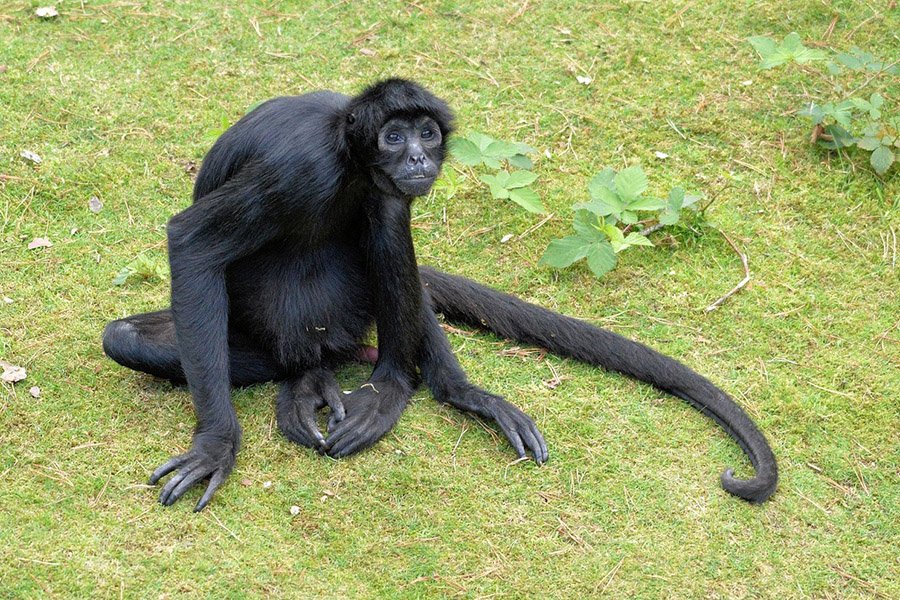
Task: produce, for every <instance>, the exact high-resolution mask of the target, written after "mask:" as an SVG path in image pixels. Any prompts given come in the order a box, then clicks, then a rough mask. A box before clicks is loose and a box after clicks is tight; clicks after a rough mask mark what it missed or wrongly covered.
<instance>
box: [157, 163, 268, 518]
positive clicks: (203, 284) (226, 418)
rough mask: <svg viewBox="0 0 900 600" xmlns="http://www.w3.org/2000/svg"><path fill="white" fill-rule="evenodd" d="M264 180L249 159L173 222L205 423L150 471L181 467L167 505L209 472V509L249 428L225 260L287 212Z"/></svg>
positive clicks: (175, 299) (178, 282)
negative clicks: (241, 402) (236, 365)
mask: <svg viewBox="0 0 900 600" xmlns="http://www.w3.org/2000/svg"><path fill="white" fill-rule="evenodd" d="M261 181H262V178H260V177H258V174H257V173H256V171H255V169H254V168H253V166H252V165H248V166H245V167H244V168H243V169H242V170H241V171H240V172H239V173H237V174H236V175H235V176H234V177H233V178H232V179H231V180H229V181H228V182H227V183H225V184H224V185H223V186H222V187H220V188H218V189H216V190H215V191H213V192H211V193H210V194H208V195H207V196H205V197H204V198H203V199H202V201H200V202H198V203H195V204H193V205H191V206H190V207H188V208H187V209H185V210H184V211H182V212H181V213H179V214H177V215H175V216H174V217H172V219H171V220H170V221H169V224H168V228H167V232H168V241H169V264H170V267H171V272H172V316H173V318H174V321H175V334H176V339H177V341H178V348H179V353H180V355H181V364H182V367H183V369H184V374H185V377H186V379H187V382H188V387H189V388H190V391H191V397H192V399H193V402H194V411H195V413H196V417H197V428H196V431H195V432H194V437H193V443H192V445H191V448H190V450H188V451H187V452H186V453H185V454H182V455H180V456H177V457H175V458H172V459H171V460H169V461H168V462H166V463H165V464H163V465H162V466H160V467H159V468H158V469H156V471H154V472H153V474H152V475H151V476H150V483H151V484H155V483H157V482H158V481H159V480H160V478H162V477H164V476H165V475H167V474H168V473H171V472H173V471H178V472H177V473H176V474H175V475H174V476H173V477H172V478H171V479H170V480H169V481H168V482H167V483H166V485H165V486H164V487H163V489H162V492H161V494H160V502H162V503H163V504H165V505H167V506H168V505H171V504H173V503H174V502H175V501H176V500H178V499H179V498H180V497H181V496H182V495H183V494H184V492H186V491H187V490H188V489H189V488H190V487H191V486H193V485H194V484H195V483H197V482H199V481H200V480H202V479H204V478H206V477H209V478H210V482H209V486H208V487H207V489H206V492H205V493H204V494H203V497H202V498H201V499H200V502H199V503H198V504H197V507H196V509H195V510H201V509H202V508H203V507H204V506H206V504H207V503H208V502H209V500H210V499H211V498H212V495H213V493H215V491H216V488H218V487H219V485H221V484H222V482H223V481H224V480H225V478H226V477H227V476H228V474H229V473H230V472H231V469H232V467H233V466H234V460H235V456H236V454H237V451H238V447H239V445H240V439H241V428H240V425H239V424H238V421H237V416H236V415H235V412H234V408H233V407H232V406H231V384H230V377H229V372H228V362H229V357H228V297H227V294H226V289H225V268H226V267H227V266H228V264H229V263H231V262H233V261H234V260H235V259H237V258H239V257H241V256H245V255H247V254H249V253H251V252H253V251H254V250H256V249H258V248H259V247H261V246H262V245H263V244H264V243H265V242H266V241H268V240H269V239H271V238H272V237H274V236H275V234H276V233H277V231H276V227H277V223H278V222H279V220H278V219H277V218H276V217H275V216H273V212H274V210H273V207H271V206H267V203H268V198H267V195H266V192H265V189H264V187H263V184H262V183H261Z"/></svg>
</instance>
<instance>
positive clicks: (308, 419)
mask: <svg viewBox="0 0 900 600" xmlns="http://www.w3.org/2000/svg"><path fill="white" fill-rule="evenodd" d="M307 400H311V399H305V400H300V406H299V413H300V426H301V428H302V430H303V433H304V434H305V435H306V437H307V438H309V440H310V441H312V442H314V444H315V446H317V447H319V448H323V447H324V446H325V436H324V435H322V432H321V431H319V424H318V423H316V407H315V405H314V404H313V403H312V402H309V401H307Z"/></svg>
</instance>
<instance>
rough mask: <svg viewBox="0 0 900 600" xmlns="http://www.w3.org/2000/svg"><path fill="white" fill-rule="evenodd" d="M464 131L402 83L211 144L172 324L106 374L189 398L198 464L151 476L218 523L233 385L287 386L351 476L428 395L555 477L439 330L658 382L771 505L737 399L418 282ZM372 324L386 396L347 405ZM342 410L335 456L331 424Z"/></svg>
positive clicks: (148, 333)
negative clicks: (416, 208) (688, 408)
mask: <svg viewBox="0 0 900 600" xmlns="http://www.w3.org/2000/svg"><path fill="white" fill-rule="evenodd" d="M451 131H452V114H451V112H450V110H449V108H448V107H447V105H446V103H444V102H443V101H442V100H440V99H438V98H436V97H435V96H433V95H432V94H431V93H429V92H428V91H426V90H425V89H423V88H422V87H420V86H418V85H417V84H415V83H412V82H409V81H404V80H400V79H390V80H386V81H382V82H380V83H377V84H375V85H373V86H371V87H369V88H368V89H366V90H365V91H363V92H362V93H361V94H359V95H358V96H356V97H353V98H349V97H346V96H343V95H341V94H336V93H332V92H316V93H311V94H306V95H302V96H295V97H284V98H276V99H274V100H270V101H268V102H266V103H264V104H262V105H260V106H259V107H258V108H256V109H255V110H253V111H252V112H251V113H250V114H248V115H247V116H245V117H244V118H243V119H241V120H240V121H239V122H238V123H237V124H236V125H234V126H233V127H232V128H231V129H229V130H228V131H226V132H225V133H224V134H223V135H222V136H221V137H220V138H219V140H218V141H217V142H216V143H215V144H214V145H213V147H212V149H211V150H210V151H209V153H208V154H207V156H206V158H205V159H204V161H203V166H202V168H201V170H200V173H199V175H198V178H197V182H196V185H195V188H194V203H193V204H192V205H191V206H190V207H188V208H187V209H185V210H184V211H183V212H181V213H179V214H177V215H176V216H174V217H173V218H172V219H171V220H170V221H169V224H168V241H169V260H170V265H171V272H172V308H171V309H170V310H164V311H159V312H155V313H146V314H140V315H134V316H131V317H128V318H125V319H121V320H117V321H113V322H111V323H110V324H109V325H107V327H106V330H105V331H104V334H103V347H104V350H105V352H106V354H107V355H109V356H110V357H111V358H113V359H114V360H115V361H117V362H119V363H120V364H122V365H124V366H127V367H130V368H133V369H137V370H140V371H144V372H147V373H150V374H153V375H157V376H160V377H164V378H168V379H171V380H173V381H185V380H186V381H187V383H188V386H189V388H190V391H191V395H192V397H193V400H194V407H195V411H196V414H197V422H198V423H197V429H196V431H195V433H194V438H193V444H192V446H191V448H190V450H188V452H187V453H185V454H183V455H181V456H177V457H175V458H173V459H171V460H169V461H168V462H166V463H165V464H163V465H162V466H160V467H159V468H158V469H156V471H154V473H153V474H152V476H151V478H150V481H151V483H156V482H157V481H159V479H160V478H162V477H164V476H165V475H167V474H169V473H171V472H173V471H177V473H176V474H175V475H174V476H173V477H172V478H171V479H170V480H169V481H168V482H167V483H166V485H165V486H164V487H163V489H162V492H161V495H160V501H161V502H162V503H163V504H166V505H170V504H172V503H173V502H175V501H176V500H178V499H179V498H180V497H181V496H182V495H183V494H184V492H185V491H187V490H188V489H189V488H190V487H191V486H193V485H194V484H195V483H197V482H199V481H201V480H204V479H207V478H208V479H209V480H210V481H209V485H208V486H207V488H206V491H205V493H204V494H203V497H202V498H201V499H200V501H199V503H198V504H197V507H196V510H200V509H202V508H203V507H204V506H205V505H206V504H207V503H208V502H209V500H210V498H211V497H212V495H213V493H214V492H215V490H216V488H218V487H219V485H221V483H222V482H223V481H224V479H225V478H226V476H227V475H228V473H229V472H230V471H231V469H232V467H233V466H234V460H235V455H236V453H237V450H238V446H239V444H240V431H241V430H240V426H239V425H238V422H237V418H236V416H235V413H234V409H233V408H232V406H231V402H230V388H231V386H232V385H249V384H252V383H257V382H263V381H271V380H279V381H282V382H283V383H282V385H281V390H280V392H279V394H278V397H277V400H276V415H277V422H278V426H279V429H280V430H281V431H282V432H283V433H284V435H285V436H286V437H287V438H288V439H290V440H292V441H294V442H297V443H299V444H302V445H304V446H308V447H311V448H314V449H316V450H318V451H320V452H325V453H328V454H329V455H331V456H334V457H341V456H346V455H349V454H352V453H354V452H357V451H359V450H362V449H364V448H366V447H368V446H370V445H372V444H374V443H375V442H376V441H377V440H378V439H380V438H381V437H382V436H383V435H384V434H385V433H387V432H388V431H389V430H390V429H391V427H393V425H394V424H395V423H396V422H397V420H398V419H399V417H400V414H401V413H402V412H403V410H404V408H405V406H406V403H407V401H408V399H409V397H410V396H411V394H412V393H413V391H414V390H415V388H416V386H417V385H418V382H419V380H418V377H419V374H421V377H422V379H424V381H425V383H426V384H427V385H428V387H429V389H430V390H431V392H432V394H433V395H434V396H435V398H436V399H437V400H438V401H441V402H446V403H448V404H451V405H453V406H455V407H457V408H459V409H461V410H464V411H469V412H473V413H476V414H478V415H481V416H483V417H486V418H489V419H493V420H494V421H496V423H497V424H498V426H499V427H500V429H501V430H502V431H503V433H504V434H505V435H506V437H507V438H508V439H509V441H510V443H511V444H512V446H513V448H514V449H515V451H516V452H517V454H518V455H519V456H520V457H522V456H525V452H526V450H528V451H530V452H531V453H532V455H533V456H534V459H535V460H536V461H537V462H538V463H543V462H544V461H546V460H547V457H548V453H547V446H546V443H545V442H544V439H543V437H542V436H541V434H540V432H539V431H538V429H537V427H536V426H535V424H534V422H533V421H532V420H531V419H530V418H529V417H528V416H527V415H525V414H524V413H523V412H522V411H520V410H519V409H518V408H516V407H515V406H513V405H512V404H510V403H509V402H506V401H505V400H503V399H502V398H500V397H499V396H496V395H494V394H491V393H489V392H486V391H484V390H483V389H481V388H479V387H477V386H475V385H473V384H471V383H470V382H469V381H468V379H467V378H466V375H465V373H464V372H463V371H462V369H461V367H460V365H459V363H458V362H457V360H456V358H455V357H454V355H453V353H452V351H451V347H450V344H449V342H448V340H447V339H446V336H445V335H444V333H443V331H442V329H441V327H440V324H439V322H438V320H437V318H436V317H435V314H434V311H438V312H442V313H444V314H445V315H446V316H447V317H448V318H449V319H459V320H462V321H464V322H466V323H469V324H472V325H475V326H483V327H486V328H487V329H489V330H491V331H493V332H495V333H497V334H499V335H501V336H504V337H507V338H510V339H513V340H517V341H520V342H523V343H529V344H536V345H539V346H543V347H545V348H548V349H549V350H551V351H552V352H554V353H557V354H560V355H563V356H569V357H573V358H576V359H579V360H582V361H585V362H588V363H591V364H595V365H598V366H601V367H604V368H607V369H612V370H616V371H620V372H622V373H625V374H627V375H630V376H632V377H634V378H636V379H639V380H641V381H645V382H649V383H651V384H653V385H655V386H656V387H658V388H660V389H662V390H664V391H667V392H669V393H671V394H673V395H675V396H678V397H679V398H682V399H684V400H686V401H687V402H689V403H691V404H692V405H694V406H695V407H697V408H698V409H699V410H701V411H702V412H704V413H705V414H707V415H708V416H710V417H711V418H712V419H714V420H715V421H716V422H718V423H719V424H720V425H721V426H722V427H723V428H724V429H725V430H726V431H727V432H728V433H729V434H730V435H731V436H732V437H733V438H734V439H735V440H736V441H737V442H738V444H739V445H740V446H741V448H743V450H744V451H745V452H746V453H747V455H748V457H749V458H750V461H751V463H752V464H753V466H754V468H755V469H756V476H755V477H754V478H752V479H747V480H739V479H735V478H734V477H733V476H732V471H731V470H727V471H725V473H723V475H722V485H723V487H724V488H725V489H726V490H727V491H729V492H731V493H732V494H735V495H737V496H740V497H742V498H745V499H747V500H750V501H754V502H762V501H764V500H765V499H767V498H768V497H769V496H770V495H771V494H772V493H773V492H774V491H775V487H776V484H777V479H778V474H777V467H776V463H775V458H774V456H773V454H772V451H771V449H770V448H769V446H768V443H767V442H766V440H765V437H764V436H763V435H762V433H761V432H760V431H759V430H758V429H757V428H756V426H755V425H754V424H753V422H752V421H751V420H750V418H749V417H748V416H747V414H746V413H745V412H744V411H743V410H742V409H741V408H740V407H739V406H738V405H737V404H735V403H734V401H732V400H731V399H730V398H729V397H728V396H727V395H726V394H725V393H724V392H722V391H721V390H719V389H718V388H716V387H715V386H714V385H713V384H711V383H710V382H709V381H707V380H706V379H704V378H703V377H701V376H700V375H698V374H696V373H694V372H693V371H691V370H690V369H688V368H687V367H685V366H683V365H682V364H680V363H678V362H677V361H675V360H673V359H671V358H668V357H665V356H663V355H661V354H659V353H657V352H655V351H653V350H651V349H649V348H647V347H646V346H643V345H641V344H638V343H636V342H632V341H630V340H627V339H626V338H623V337H621V336H618V335H616V334H614V333H611V332H608V331H605V330H602V329H599V328H596V327H594V326H592V325H589V324H587V323H584V322H582V321H578V320H576V319H572V318H569V317H564V316H562V315H559V314H557V313H554V312H552V311H549V310H546V309H543V308H540V307H538V306H534V305H532V304H528V303H526V302H523V301H521V300H518V299H516V298H514V297H512V296H508V295H506V294H502V293H500V292H497V291H494V290H491V289H489V288H486V287H484V286H481V285H479V284H477V283H474V282H472V281H469V280H467V279H464V278H461V277H456V276H452V275H448V274H445V273H441V272H439V271H436V270H433V269H430V268H426V267H422V268H421V269H419V268H417V265H416V258H415V253H414V250H413V245H412V237H411V233H410V205H411V202H412V200H413V198H414V197H416V196H421V195H424V194H426V193H427V192H428V191H429V189H430V188H431V185H432V183H433V182H434V180H435V178H436V176H437V174H438V171H439V169H440V166H441V163H442V161H443V159H444V152H445V144H446V140H447V137H448V136H449V134H450V133H451ZM373 321H374V323H375V325H376V328H377V332H378V358H377V362H376V364H375V368H374V370H373V372H372V375H371V376H370V378H369V381H368V382H367V383H365V384H364V385H362V386H361V387H360V388H359V389H357V390H355V391H354V392H353V393H352V394H350V395H348V396H343V397H342V395H341V394H340V391H339V388H338V386H337V383H336V381H335V379H334V376H333V374H332V370H333V368H334V367H335V366H337V365H339V364H341V363H342V362H345V361H347V360H350V359H352V358H353V357H355V356H358V355H359V351H360V343H361V340H362V339H364V337H365V335H366V333H367V332H368V330H369V328H370V327H371V325H372V322H373ZM325 405H328V406H329V408H330V409H331V416H330V419H329V423H328V434H329V435H328V437H327V438H326V437H324V436H323V435H322V433H321V432H320V431H319V430H318V428H317V426H316V422H315V413H316V411H317V410H318V409H319V408H321V407H322V406H325Z"/></svg>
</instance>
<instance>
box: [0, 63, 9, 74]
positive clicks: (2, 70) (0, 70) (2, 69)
mask: <svg viewBox="0 0 900 600" xmlns="http://www.w3.org/2000/svg"><path fill="white" fill-rule="evenodd" d="M8 68H9V67H7V66H6V65H0V73H6V70H7V69H8Z"/></svg>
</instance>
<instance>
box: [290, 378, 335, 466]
mask: <svg viewBox="0 0 900 600" xmlns="http://www.w3.org/2000/svg"><path fill="white" fill-rule="evenodd" d="M325 405H328V407H329V408H330V409H331V418H332V419H333V420H334V421H335V423H337V422H340V421H343V420H344V416H345V412H344V404H343V401H342V400H341V388H340V387H339V386H338V383H337V381H336V380H335V378H334V374H333V373H332V372H331V371H328V370H326V369H310V370H309V371H307V372H306V373H304V374H303V375H302V376H301V377H299V378H297V379H293V380H290V381H286V382H284V383H283V384H282V386H281V390H280V391H279V393H278V399H277V400H276V401H275V418H276V420H277V422H278V429H280V430H281V433H283V434H284V436H285V437H286V438H287V439H289V440H291V441H292V442H294V443H296V444H300V445H301V446H306V447H307V448H312V449H313V450H317V451H318V452H325V449H326V447H327V446H326V444H325V436H323V435H322V432H321V431H319V427H318V425H317V424H316V411H318V410H319V409H320V408H322V407H323V406H325Z"/></svg>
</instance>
